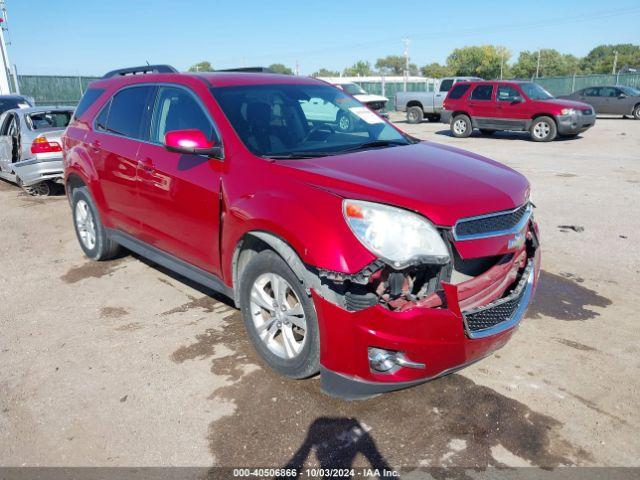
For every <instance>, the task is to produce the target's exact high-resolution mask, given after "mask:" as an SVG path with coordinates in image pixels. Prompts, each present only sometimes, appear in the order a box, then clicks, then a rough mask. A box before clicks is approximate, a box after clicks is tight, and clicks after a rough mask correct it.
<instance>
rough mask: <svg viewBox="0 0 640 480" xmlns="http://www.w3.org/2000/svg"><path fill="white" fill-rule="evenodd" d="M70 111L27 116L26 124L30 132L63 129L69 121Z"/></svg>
mask: <svg viewBox="0 0 640 480" xmlns="http://www.w3.org/2000/svg"><path fill="white" fill-rule="evenodd" d="M72 114H73V112H72V111H71V110H56V111H49V112H38V113H31V114H29V115H27V117H26V118H27V124H28V125H29V128H31V130H43V129H47V128H51V129H59V130H61V129H64V128H67V125H69V121H70V120H71V115H72Z"/></svg>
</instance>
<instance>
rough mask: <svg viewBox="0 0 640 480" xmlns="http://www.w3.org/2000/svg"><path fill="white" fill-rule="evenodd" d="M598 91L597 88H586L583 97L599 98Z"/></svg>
mask: <svg viewBox="0 0 640 480" xmlns="http://www.w3.org/2000/svg"><path fill="white" fill-rule="evenodd" d="M599 90H600V89H599V88H595V87H594V88H587V89H586V90H585V91H584V95H585V96H586V97H598V96H600V93H599Z"/></svg>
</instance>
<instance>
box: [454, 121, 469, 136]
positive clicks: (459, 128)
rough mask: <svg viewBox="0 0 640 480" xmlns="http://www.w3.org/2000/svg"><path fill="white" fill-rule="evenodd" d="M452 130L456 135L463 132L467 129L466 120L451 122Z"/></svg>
mask: <svg viewBox="0 0 640 480" xmlns="http://www.w3.org/2000/svg"><path fill="white" fill-rule="evenodd" d="M453 131H454V132H456V134H458V135H462V134H464V132H466V131H467V122H465V121H464V120H456V121H455V122H453Z"/></svg>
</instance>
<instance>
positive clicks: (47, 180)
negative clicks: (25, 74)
mask: <svg viewBox="0 0 640 480" xmlns="http://www.w3.org/2000/svg"><path fill="white" fill-rule="evenodd" d="M73 110H74V109H73V107H32V108H20V109H13V110H8V111H6V112H5V113H3V114H2V116H0V178H4V179H5V180H9V181H10V182H14V183H17V184H18V185H20V186H21V187H22V188H24V189H25V191H26V192H27V193H29V194H30V195H50V194H51V193H52V192H53V191H54V190H55V184H56V183H61V179H62V173H63V169H62V147H61V143H60V135H62V133H63V132H64V130H65V128H67V125H68V124H69V121H70V120H71V117H72V116H73Z"/></svg>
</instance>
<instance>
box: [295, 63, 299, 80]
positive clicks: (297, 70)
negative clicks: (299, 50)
mask: <svg viewBox="0 0 640 480" xmlns="http://www.w3.org/2000/svg"><path fill="white" fill-rule="evenodd" d="M295 73H296V77H299V76H300V64H299V63H298V60H296V70H295Z"/></svg>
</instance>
